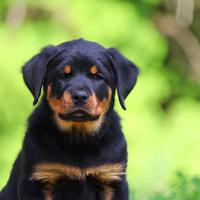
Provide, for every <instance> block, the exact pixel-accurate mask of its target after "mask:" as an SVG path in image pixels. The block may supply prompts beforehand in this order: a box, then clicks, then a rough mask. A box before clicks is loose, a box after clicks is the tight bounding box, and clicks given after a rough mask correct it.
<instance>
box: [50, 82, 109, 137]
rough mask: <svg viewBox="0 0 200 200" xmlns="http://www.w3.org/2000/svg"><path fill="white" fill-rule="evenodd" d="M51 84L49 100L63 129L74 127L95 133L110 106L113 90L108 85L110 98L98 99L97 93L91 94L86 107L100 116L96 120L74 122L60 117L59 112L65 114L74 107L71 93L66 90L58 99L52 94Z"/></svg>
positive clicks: (88, 132) (86, 132) (56, 119)
mask: <svg viewBox="0 0 200 200" xmlns="http://www.w3.org/2000/svg"><path fill="white" fill-rule="evenodd" d="M51 90H52V89H51V85H49V86H48V90H47V100H48V102H49V105H50V107H51V108H52V110H53V111H54V113H55V121H56V123H57V124H58V126H59V128H60V129H61V130H63V131H67V130H71V129H73V128H76V129H80V130H81V132H84V133H85V134H91V133H95V132H97V131H98V130H99V128H100V127H101V124H102V123H103V120H104V114H105V113H106V111H107V110H108V108H109V105H110V101H111V97H112V90H111V88H110V87H108V98H104V99H103V100H102V101H100V100H98V99H97V97H96V96H95V94H93V95H91V96H90V97H89V99H88V101H87V103H86V105H85V108H86V109H87V110H88V112H90V113H91V115H93V116H99V118H98V119H97V120H95V121H87V122H73V121H65V120H62V119H61V118H60V117H59V113H62V114H65V113H67V112H69V110H71V109H72V108H73V106H74V105H73V102H72V98H71V95H70V94H69V93H68V92H64V94H63V96H62V97H61V98H60V99H57V98H55V97H53V96H52V95H51V93H52V92H51Z"/></svg>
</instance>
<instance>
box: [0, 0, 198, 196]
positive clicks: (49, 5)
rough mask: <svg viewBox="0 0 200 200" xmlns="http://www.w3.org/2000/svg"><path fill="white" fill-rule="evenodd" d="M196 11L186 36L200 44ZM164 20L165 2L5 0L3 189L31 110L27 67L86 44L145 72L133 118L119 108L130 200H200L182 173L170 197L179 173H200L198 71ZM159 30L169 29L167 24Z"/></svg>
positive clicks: (0, 83)
mask: <svg viewBox="0 0 200 200" xmlns="http://www.w3.org/2000/svg"><path fill="white" fill-rule="evenodd" d="M197 4H198V5H196V7H195V17H194V22H193V24H192V26H191V27H190V28H189V29H188V30H185V29H183V30H184V31H190V33H191V34H192V35H194V37H195V38H196V39H197V40H199V39H200V26H199V23H200V20H199V10H200V9H199V8H200V6H199V3H198V1H197ZM166 14H170V10H169V8H168V7H167V6H166V1H161V0H123V1H122V0H110V1H106V0H101V1H97V0H84V1H81V0H67V1H66V0H57V1H53V0H43V1H35V0H27V1H23V0H1V1H0V44H1V45H0V55H1V56H0V97H1V99H0V119H1V120H0V130H1V132H0V147H1V154H0V186H1V187H3V185H4V184H5V183H6V181H7V179H8V176H9V173H10V169H11V166H12V163H13V161H14V159H15V157H16V155H17V153H18V151H19V150H20V148H21V144H22V139H23V135H24V132H25V129H26V119H27V116H28V115H29V114H30V113H31V110H32V109H33V108H32V100H33V99H32V96H31V94H30V93H29V92H28V90H27V89H26V88H25V86H24V83H23V81H22V77H21V73H20V69H21V66H22V65H23V63H24V62H25V61H26V60H28V59H29V58H30V57H31V56H33V55H34V54H35V53H37V52H38V51H39V49H40V48H41V47H43V46H45V45H47V44H59V43H61V42H63V41H67V40H71V39H74V38H79V37H83V38H86V39H88V40H93V41H96V42H99V43H101V44H102V45H104V46H105V47H110V46H113V47H116V48H118V49H119V50H120V51H121V52H122V53H123V54H125V55H126V56H127V57H128V58H129V59H131V60H133V61H134V62H135V63H136V64H137V65H138V66H139V67H140V69H141V73H140V77H139V80H138V83H137V86H136V88H135V89H134V91H133V92H132V94H131V95H130V96H129V97H128V99H127V100H126V104H127V108H128V110H127V112H123V111H122V109H121V108H120V106H119V104H118V103H116V109H117V111H118V112H119V113H120V115H121V117H122V125H123V129H124V132H125V134H126V137H127V141H128V148H129V149H128V151H129V163H128V180H129V185H130V191H131V195H132V196H131V199H143V200H144V199H151V200H161V199H162V200H166V199H167V200H168V199H170V200H171V199H173V200H179V199H180V200H184V199H185V200H186V199H189V200H198V199H200V197H199V191H200V189H199V186H200V184H199V179H198V178H193V179H191V180H189V178H186V176H184V175H183V174H181V173H179V174H178V175H177V178H176V180H175V181H174V182H175V184H174V185H173V186H172V187H171V189H170V192H168V193H167V191H168V188H170V187H168V185H169V183H170V182H171V181H170V180H172V179H173V178H172V177H173V176H172V174H175V172H176V171H177V170H181V171H184V172H185V173H186V174H188V176H193V175H194V174H199V167H198V166H199V165H200V148H199V140H200V135H199V132H200V127H199V124H200V116H199V113H200V104H199V100H200V90H199V79H198V78H199V77H198V75H199V74H198V73H197V72H198V71H194V68H192V67H191V63H190V62H189V61H190V58H188V57H187V54H186V52H185V51H184V49H183V48H182V46H181V45H180V44H179V43H178V42H177V40H176V38H173V37H170V36H169V35H168V37H166V36H165V35H167V34H166V33H164V32H162V31H161V32H159V30H160V28H159V23H157V21H159V20H160V19H161V17H163V16H165V15H166ZM161 25H163V26H164V27H167V24H165V20H163V21H162V24H161ZM199 63H200V62H199ZM157 191H158V192H159V191H161V193H162V194H160V192H159V193H158V194H156V195H154V193H155V192H157ZM163 193H164V194H165V193H166V195H163ZM133 195H134V196H135V197H133Z"/></svg>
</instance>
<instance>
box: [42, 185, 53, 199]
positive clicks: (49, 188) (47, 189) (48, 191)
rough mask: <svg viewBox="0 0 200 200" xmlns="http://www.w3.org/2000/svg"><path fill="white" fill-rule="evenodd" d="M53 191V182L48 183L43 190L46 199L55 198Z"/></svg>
mask: <svg viewBox="0 0 200 200" xmlns="http://www.w3.org/2000/svg"><path fill="white" fill-rule="evenodd" d="M52 191H53V186H52V185H51V184H47V185H46V187H45V189H44V191H43V192H44V196H45V200H53V197H52Z"/></svg>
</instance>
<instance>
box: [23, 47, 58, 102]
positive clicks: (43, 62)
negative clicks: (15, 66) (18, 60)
mask: <svg viewBox="0 0 200 200" xmlns="http://www.w3.org/2000/svg"><path fill="white" fill-rule="evenodd" d="M56 52H57V49H56V47H55V46H47V47H45V48H44V49H42V51H41V52H40V53H39V54H37V55H35V56H34V57H33V58H31V59H30V60H29V61H28V62H27V63H26V64H25V65H24V66H23V68H22V73H23V78H24V82H25V84H26V86H27V87H28V89H29V90H30V92H31V93H32V95H33V96H34V101H33V105H35V104H36V103H37V102H38V99H39V97H40V93H41V89H42V85H43V83H44V79H45V75H46V72H47V65H48V63H49V61H50V59H51V58H52V57H53V56H54V55H55V54H56Z"/></svg>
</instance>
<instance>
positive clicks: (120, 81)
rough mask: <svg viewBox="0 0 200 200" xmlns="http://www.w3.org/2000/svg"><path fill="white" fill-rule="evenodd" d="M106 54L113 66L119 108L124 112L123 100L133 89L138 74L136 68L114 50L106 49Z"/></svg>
mask: <svg viewBox="0 0 200 200" xmlns="http://www.w3.org/2000/svg"><path fill="white" fill-rule="evenodd" d="M107 54H108V56H109V59H110V61H111V63H112V66H113V71H114V75H115V77H116V87H117V93H118V97H119V102H120V104H121V107H122V108H123V109H124V110H126V106H125V103H124V100H125V99H126V97H127V96H128V94H129V93H130V91H131V90H132V89H133V87H134V85H135V84H136V81H137V75H138V73H139V70H138V68H137V67H136V66H135V64H133V63H132V62H131V61H130V60H128V59H127V58H125V57H124V56H123V55H122V54H121V53H120V52H119V51H117V50H116V49H115V48H109V49H107Z"/></svg>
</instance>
